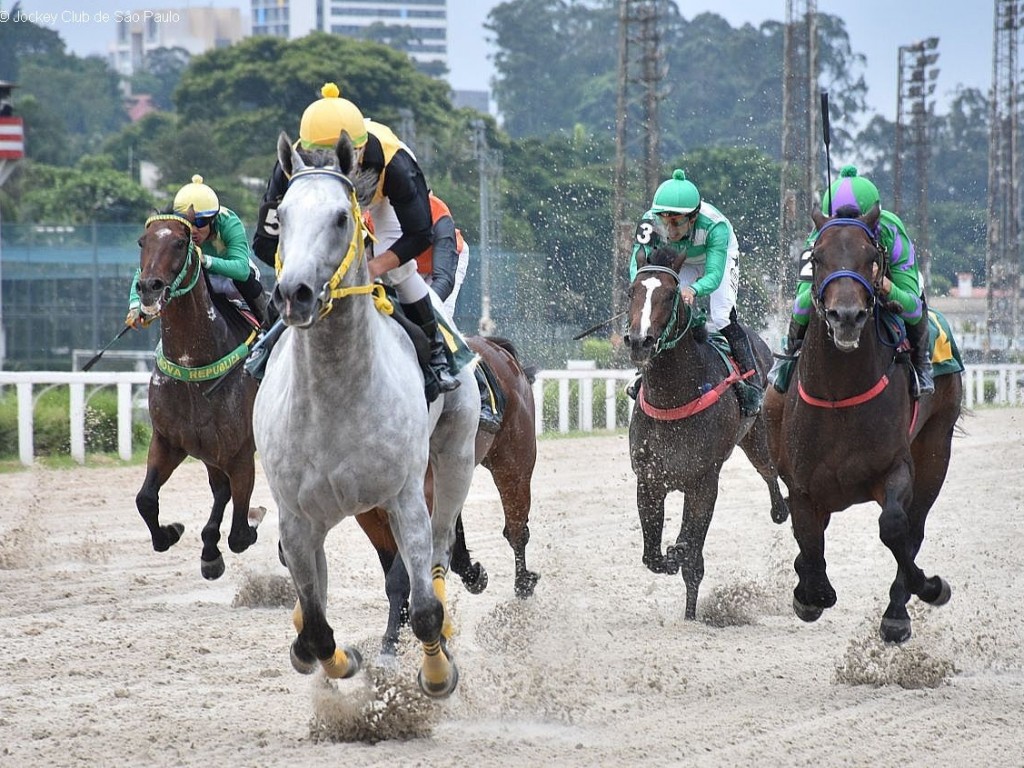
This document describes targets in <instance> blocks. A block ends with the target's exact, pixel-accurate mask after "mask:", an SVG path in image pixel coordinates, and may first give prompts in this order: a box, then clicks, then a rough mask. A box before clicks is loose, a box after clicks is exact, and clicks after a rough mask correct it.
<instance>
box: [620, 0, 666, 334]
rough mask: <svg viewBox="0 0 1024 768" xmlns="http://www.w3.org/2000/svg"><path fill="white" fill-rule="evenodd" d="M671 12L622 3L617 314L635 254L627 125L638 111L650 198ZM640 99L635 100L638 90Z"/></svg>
mask: <svg viewBox="0 0 1024 768" xmlns="http://www.w3.org/2000/svg"><path fill="white" fill-rule="evenodd" d="M667 12H668V0H619V40H618V43H619V49H618V70H617V71H618V78H617V97H616V105H615V192H614V195H615V196H614V201H613V213H612V216H613V218H614V237H613V239H612V258H611V270H612V286H613V288H612V313H613V315H617V314H619V313H620V312H621V311H622V310H623V309H624V295H623V288H624V279H623V275H624V274H625V273H626V263H625V262H626V259H627V258H628V256H629V253H630V250H631V243H632V239H633V221H632V218H631V217H630V215H629V213H628V212H627V202H629V200H628V190H627V188H628V187H629V181H630V178H629V173H628V172H627V163H628V155H629V145H630V143H631V142H630V138H631V137H630V136H629V135H628V133H627V130H626V126H627V124H628V122H629V113H630V111H631V110H632V109H634V108H638V109H639V110H640V114H641V115H642V117H641V120H640V121H639V125H640V128H639V132H640V136H639V137H632V138H639V140H640V141H641V143H642V146H643V190H642V193H643V195H644V197H645V198H646V199H650V197H651V196H652V195H653V194H654V190H655V189H656V188H657V186H658V184H659V183H660V182H661V173H662V172H661V158H660V156H659V154H660V152H659V135H660V126H659V122H658V103H659V101H660V100H661V98H662V97H663V96H664V95H665V94H664V92H663V89H662V86H661V84H662V81H663V80H664V78H665V75H666V74H667V65H666V64H665V55H664V53H663V50H662V34H661V26H662V24H663V23H664V19H665V18H666V16H667ZM634 85H637V86H639V87H638V88H636V89H635V90H636V91H637V92H638V93H639V98H637V99H636V100H635V101H634V98H633V96H632V94H633V90H634V89H633V88H632V86H634Z"/></svg>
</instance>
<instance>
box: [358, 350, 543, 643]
mask: <svg viewBox="0 0 1024 768" xmlns="http://www.w3.org/2000/svg"><path fill="white" fill-rule="evenodd" d="M466 341H467V342H468V344H469V346H470V347H471V348H472V350H473V351H474V352H476V353H477V354H478V355H480V358H481V360H482V361H483V363H484V365H486V366H487V368H488V369H489V370H490V372H491V373H492V374H493V376H494V378H495V380H496V381H497V383H498V385H499V386H500V388H501V390H502V393H503V394H504V397H505V409H504V413H503V415H502V419H501V429H499V430H498V432H497V433H496V434H491V433H489V432H486V431H484V430H482V429H481V430H478V431H477V436H476V460H477V463H478V464H482V465H483V466H485V467H487V469H488V470H489V471H490V473H491V478H492V479H493V480H494V485H495V486H496V487H497V489H498V494H499V495H500V497H501V505H502V509H503V510H504V513H505V528H504V530H503V531H502V533H503V534H504V536H505V539H506V540H507V541H508V543H509V546H511V547H512V553H513V555H514V557H515V567H516V575H515V593H516V596H517V597H521V598H526V597H530V596H531V595H532V594H533V590H534V587H535V586H536V584H537V580H538V579H539V578H540V574H538V573H535V572H533V571H530V570H529V569H527V567H526V544H527V542H529V540H530V528H529V520H530V503H531V491H530V481H531V479H532V478H533V469H534V465H535V464H536V462H537V437H536V431H535V429H534V419H535V411H534V405H533V389H532V387H531V384H532V383H533V370H532V368H529V369H527V368H524V367H523V366H522V364H521V363H520V361H519V357H518V355H517V353H516V349H515V347H514V346H513V345H512V343H511V342H509V341H508V340H507V339H501V338H497V337H481V336H470V337H468V338H467V339H466ZM426 484H427V500H428V503H429V501H430V498H431V478H430V474H429V472H428V475H427V480H426ZM356 520H357V521H358V522H359V525H360V526H361V527H362V529H363V531H365V533H366V535H367V537H369V539H370V541H371V542H372V543H373V546H374V548H375V549H376V550H377V556H378V557H379V558H380V564H381V567H382V568H383V569H384V573H385V574H386V577H385V592H386V593H387V596H388V603H389V605H390V612H389V614H388V626H387V629H386V630H385V633H384V638H383V641H382V643H381V654H382V656H384V657H390V656H394V654H395V652H396V648H397V644H398V635H399V630H400V628H401V625H402V624H403V623H404V621H405V616H406V613H407V607H406V606H407V601H408V597H409V577H408V575H407V574H406V572H405V568H404V566H403V565H402V560H401V558H399V557H396V555H397V553H398V548H397V546H396V544H395V539H394V536H392V534H391V529H390V528H389V527H388V522H387V515H386V514H384V513H383V511H382V510H380V509H375V510H373V511H371V512H367V513H365V514H362V515H359V516H358V517H356ZM455 534H456V535H455V544H454V548H453V550H452V558H451V564H450V567H451V570H452V571H454V572H455V573H457V574H458V575H459V576H460V577H461V578H462V582H463V584H464V585H465V587H466V589H468V590H469V591H470V592H472V593H473V594H478V593H480V592H482V591H483V590H484V589H485V588H486V587H487V571H486V570H484V567H483V566H482V565H481V564H480V563H479V562H473V561H472V559H471V558H470V555H469V550H468V549H467V548H466V537H465V531H464V529H463V525H462V516H461V515H460V516H459V519H458V521H457V523H456V529H455Z"/></svg>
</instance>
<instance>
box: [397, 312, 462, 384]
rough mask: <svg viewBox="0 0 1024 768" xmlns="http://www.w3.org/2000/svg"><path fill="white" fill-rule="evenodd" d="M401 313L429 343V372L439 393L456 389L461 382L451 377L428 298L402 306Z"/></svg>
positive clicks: (442, 341) (443, 345) (446, 355)
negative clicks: (432, 375)
mask: <svg viewBox="0 0 1024 768" xmlns="http://www.w3.org/2000/svg"><path fill="white" fill-rule="evenodd" d="M402 311H403V312H405V316H406V317H407V318H409V319H410V320H412V321H413V322H414V323H416V325H418V326H419V327H420V328H421V329H422V330H423V333H424V334H425V335H426V337H427V341H428V342H430V362H429V365H430V370H431V372H432V373H433V374H434V376H436V377H437V385H438V388H439V389H440V391H441V392H451V391H452V390H454V389H458V388H459V384H460V383H461V382H460V381H459V380H458V379H456V378H455V377H454V376H452V371H451V367H450V366H449V365H448V353H447V352H446V351H445V343H444V338H443V337H442V336H441V331H440V330H439V329H438V327H437V318H435V317H434V308H433V306H432V305H431V303H430V297H429V296H424V297H423V298H422V299H420V300H419V301H415V302H413V303H412V304H402Z"/></svg>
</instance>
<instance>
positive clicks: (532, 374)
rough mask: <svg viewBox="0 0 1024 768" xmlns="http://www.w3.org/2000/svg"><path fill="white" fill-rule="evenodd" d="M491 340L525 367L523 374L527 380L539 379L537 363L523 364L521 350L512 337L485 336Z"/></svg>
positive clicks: (531, 381)
mask: <svg viewBox="0 0 1024 768" xmlns="http://www.w3.org/2000/svg"><path fill="white" fill-rule="evenodd" d="M484 338H485V339H487V340H488V341H489V342H491V343H492V344H494V346H496V347H501V348H502V349H504V350H505V351H506V352H508V353H509V354H510V355H512V357H513V358H514V359H515V361H516V362H517V363H519V367H520V368H522V369H523V374H524V375H525V376H526V380H527V381H528V382H529V383H530V384H533V382H534V381H535V380H536V379H537V371H539V370H540V368H538V367H537V366H536V365H523V361H522V359H521V358H520V357H519V350H518V349H516V345H515V344H513V343H512V340H511V339H507V338H505V337H504V336H485V337H484Z"/></svg>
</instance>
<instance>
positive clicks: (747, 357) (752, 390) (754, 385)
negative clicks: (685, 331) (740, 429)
mask: <svg viewBox="0 0 1024 768" xmlns="http://www.w3.org/2000/svg"><path fill="white" fill-rule="evenodd" d="M722 335H723V336H725V339H726V341H728V342H729V348H730V349H731V350H732V356H733V359H735V360H736V364H737V365H738V366H739V368H740V373H741V374H743V373H746V372H747V371H754V374H753V376H751V377H750V378H747V379H744V380H743V382H741V383H740V385H739V387H738V388H737V390H736V394H737V395H738V397H739V401H740V411H741V412H742V414H743V415H744V416H756V415H757V414H758V413H759V412H760V411H761V401H762V400H763V399H764V390H763V389H762V388H761V385H760V383H759V382H758V381H757V363H756V362H755V360H754V348H753V347H752V346H751V345H750V338H749V337H748V336H747V334H746V331H744V330H743V326H741V325H740V324H739V323H737V322H731V323H729V324H728V325H727V326H725V327H724V328H723V329H722Z"/></svg>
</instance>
